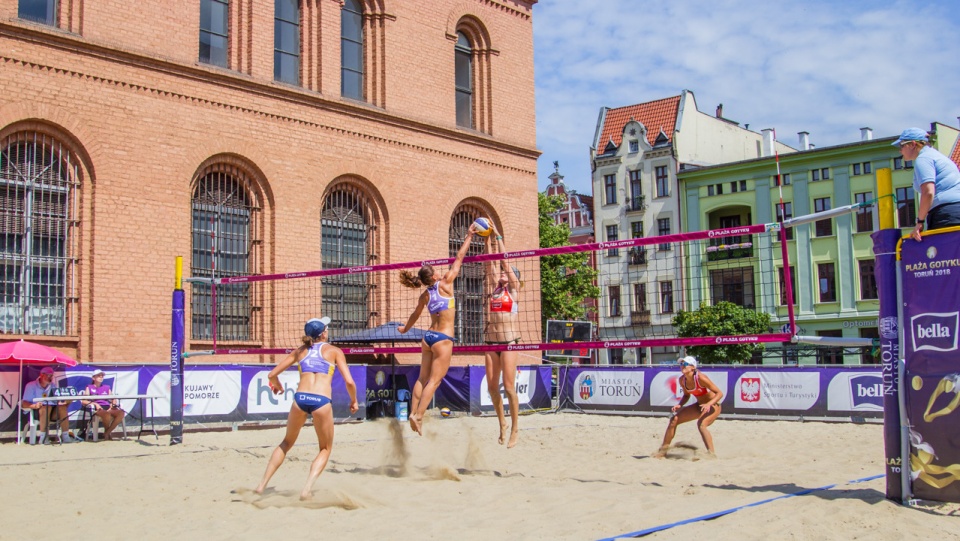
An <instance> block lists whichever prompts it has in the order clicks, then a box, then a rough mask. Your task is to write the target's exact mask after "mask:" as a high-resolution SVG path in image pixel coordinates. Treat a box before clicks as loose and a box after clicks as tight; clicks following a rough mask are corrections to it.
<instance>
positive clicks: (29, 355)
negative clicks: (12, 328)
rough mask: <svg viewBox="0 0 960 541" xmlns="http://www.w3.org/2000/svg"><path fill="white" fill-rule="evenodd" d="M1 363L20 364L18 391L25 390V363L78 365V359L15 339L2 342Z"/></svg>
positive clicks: (18, 440) (18, 419)
mask: <svg viewBox="0 0 960 541" xmlns="http://www.w3.org/2000/svg"><path fill="white" fill-rule="evenodd" d="M0 364H19V365H20V371H19V374H20V379H19V380H18V381H19V383H18V385H17V389H18V393H19V392H22V390H23V365H25V364H63V365H66V366H76V365H77V361H76V360H75V359H72V358H70V357H68V356H67V355H64V354H63V353H61V352H59V351H57V350H55V349H53V348H51V347H47V346H44V345H41V344H36V343H34V342H27V341H26V340H23V339H20V340H14V341H12V342H4V343H2V344H0ZM20 404H21V399H20V398H18V399H17V410H18V415H17V443H20V439H21V434H20V431H21V427H20V420H21V418H22V415H20V414H19V409H20Z"/></svg>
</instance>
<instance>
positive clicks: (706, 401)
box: [654, 357, 723, 458]
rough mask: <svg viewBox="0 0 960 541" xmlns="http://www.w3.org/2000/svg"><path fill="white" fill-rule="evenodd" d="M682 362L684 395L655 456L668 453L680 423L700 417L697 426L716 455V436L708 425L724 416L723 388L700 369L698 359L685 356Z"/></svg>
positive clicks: (708, 446) (681, 387)
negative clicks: (689, 400)
mask: <svg viewBox="0 0 960 541" xmlns="http://www.w3.org/2000/svg"><path fill="white" fill-rule="evenodd" d="M678 362H679V363H680V378H679V379H678V381H677V385H679V387H680V389H681V390H682V391H683V397H682V398H680V403H679V404H677V405H676V406H674V407H673V408H671V411H672V412H673V415H671V416H670V423H669V424H668V425H667V431H666V433H664V435H663V443H662V444H661V445H660V450H659V451H657V454H655V455H654V456H655V457H656V458H663V457H665V456H666V455H667V450H668V449H669V448H670V442H671V441H673V436H674V435H676V433H677V425H680V424H683V423H686V422H687V421H692V420H694V419H696V420H697V428H699V429H700V437H702V438H703V444H704V445H706V446H707V452H709V453H710V455H714V454H715V452H714V449H713V436H712V435H710V431H709V430H707V427H709V426H710V425H712V424H713V422H714V421H716V420H717V417H719V416H720V401H721V400H723V391H721V390H720V389H719V388H717V386H716V384H714V383H713V382H712V381H710V378H708V377H707V376H706V374H703V373H701V372H700V371H699V370H697V360H696V359H694V358H693V357H684V358H682V359H680V360H679V361H678ZM691 396H692V397H694V398H696V399H697V401H696V403H694V404H690V405H689V406H686V407H684V404H686V402H687V400H688V399H689V398H690V397H691Z"/></svg>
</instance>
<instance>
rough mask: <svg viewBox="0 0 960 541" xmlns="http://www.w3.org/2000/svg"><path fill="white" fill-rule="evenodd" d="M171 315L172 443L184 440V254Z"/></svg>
mask: <svg viewBox="0 0 960 541" xmlns="http://www.w3.org/2000/svg"><path fill="white" fill-rule="evenodd" d="M174 275H175V276H176V284H175V287H174V290H173V300H172V303H171V305H172V309H171V317H170V321H171V324H170V445H177V444H178V443H182V442H183V340H184V315H183V307H184V294H183V256H177V258H176V263H175V269H174Z"/></svg>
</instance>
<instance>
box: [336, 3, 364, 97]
mask: <svg viewBox="0 0 960 541" xmlns="http://www.w3.org/2000/svg"><path fill="white" fill-rule="evenodd" d="M340 93H341V95H343V97H345V98H352V99H355V100H362V99H363V6H362V5H361V3H360V0H345V1H344V3H343V9H342V10H341V12H340Z"/></svg>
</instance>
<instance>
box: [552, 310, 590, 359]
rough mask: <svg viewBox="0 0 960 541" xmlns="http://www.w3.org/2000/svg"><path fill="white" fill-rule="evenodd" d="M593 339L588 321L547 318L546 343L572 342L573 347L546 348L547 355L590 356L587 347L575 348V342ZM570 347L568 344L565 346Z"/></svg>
mask: <svg viewBox="0 0 960 541" xmlns="http://www.w3.org/2000/svg"><path fill="white" fill-rule="evenodd" d="M592 339H593V323H592V322H590V321H561V320H557V319H548V320H547V340H546V341H547V343H548V344H574V346H573V347H574V348H575V349H551V350H547V357H574V358H581V359H589V358H590V349H589V348H585V347H584V348H577V347H576V346H575V344H576V343H577V342H590V341H592ZM566 347H567V348H570V346H569V345H568V346H566Z"/></svg>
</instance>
